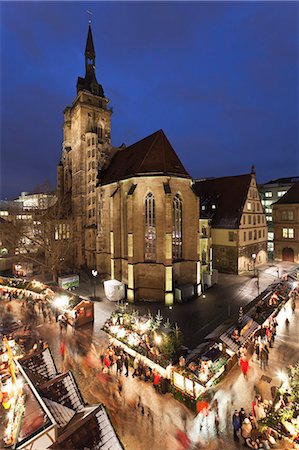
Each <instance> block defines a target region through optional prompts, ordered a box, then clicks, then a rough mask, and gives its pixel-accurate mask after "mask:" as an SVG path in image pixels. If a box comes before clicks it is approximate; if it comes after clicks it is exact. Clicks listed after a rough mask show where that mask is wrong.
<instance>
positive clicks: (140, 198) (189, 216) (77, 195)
mask: <svg viewBox="0 0 299 450" xmlns="http://www.w3.org/2000/svg"><path fill="white" fill-rule="evenodd" d="M85 67H86V75H85V78H78V82H77V96H76V98H75V100H74V102H73V104H72V106H71V107H67V108H66V109H65V111H64V136H63V148H62V158H61V162H60V164H59V166H58V194H59V197H60V198H63V197H64V196H66V195H67V196H69V198H70V203H71V205H70V206H71V218H72V222H73V226H72V232H73V233H72V236H73V246H74V266H75V267H76V268H80V267H86V268H88V269H89V270H91V269H97V270H98V273H99V274H100V275H101V276H102V277H103V278H106V279H107V278H111V279H117V280H119V281H122V282H123V283H124V284H125V285H126V287H127V298H128V300H129V301H135V300H142V299H149V300H160V301H163V302H165V303H166V304H172V303H173V301H174V292H175V287H177V286H180V285H182V284H183V285H186V284H187V285H192V286H193V285H194V287H195V290H196V285H197V284H198V283H200V279H199V280H198V277H197V262H198V200H197V198H196V195H195V194H194V192H193V191H192V189H191V183H192V181H191V177H190V176H189V175H188V173H187V172H186V171H185V169H184V167H183V166H182V163H181V162H180V161H179V159H178V157H177V155H176V153H175V152H174V150H173V149H172V147H171V145H170V143H169V141H168V140H167V138H166V136H165V135H164V133H163V132H162V130H160V131H159V132H157V133H154V134H153V135H151V136H149V137H147V138H145V139H144V140H142V141H140V143H141V144H140V145H139V143H137V147H136V144H135V147H134V145H133V146H131V147H129V148H128V149H127V148H126V147H125V146H124V147H121V148H118V149H116V148H113V147H112V146H111V142H110V131H111V124H110V119H111V110H110V109H109V108H108V103H109V100H108V99H107V98H106V97H105V96H104V91H103V88H102V86H101V85H100V84H99V83H98V82H97V81H96V77H95V51H94V47H93V40H92V34H91V28H90V27H89V31H88V38H87V43H86V50H85ZM143 141H144V142H143ZM138 145H139V147H138ZM146 146H148V148H147V147H146ZM132 152H133V153H132ZM142 152H144V153H142ZM141 153H142V155H143V156H142V157H141V156H140V155H141ZM118 154H119V155H120V159H121V158H122V157H124V158H123V160H124V161H123V162H122V161H121V162H120V163H119V164H118V165H117V164H115V159H116V162H117V161H118V160H119V158H118V156H119V155H118ZM127 155H128V156H127ZM114 156H116V158H114ZM136 162H137V163H136ZM124 165H126V167H125V170H124ZM115 166H116V169H115ZM132 167H133V168H132ZM115 170H116V172H115ZM115 173H116V174H117V175H115ZM107 174H108V175H107ZM109 174H110V175H111V176H110V175H109ZM109 176H110V178H109ZM105 177H106V178H105ZM107 179H108V182H107ZM149 194H150V196H151V208H152V211H150V212H147V213H146V205H145V199H146V197H147V196H148V195H149ZM176 196H177V197H176ZM175 198H176V200H175ZM174 201H176V202H179V204H180V211H179V217H177V219H176V221H177V226H178V227H179V229H178V230H177V231H175V230H174ZM146 214H148V217H147V220H148V219H149V218H150V220H151V221H153V220H154V221H155V223H154V226H153V224H150V225H149V224H146V223H145V221H146V218H145V215H146ZM153 214H154V219H153V217H152V216H153ZM177 214H178V213H177ZM190 237H192V238H191V239H190ZM173 240H175V241H176V244H175V245H176V247H175V249H176V251H178V252H179V258H178V257H176V255H173V252H172V249H173V245H174V244H173ZM146 242H147V244H146ZM146 245H147V246H149V247H151V246H153V245H154V252H153V250H152V256H151V258H149V256H148V254H147V250H146V248H145V246H146Z"/></svg>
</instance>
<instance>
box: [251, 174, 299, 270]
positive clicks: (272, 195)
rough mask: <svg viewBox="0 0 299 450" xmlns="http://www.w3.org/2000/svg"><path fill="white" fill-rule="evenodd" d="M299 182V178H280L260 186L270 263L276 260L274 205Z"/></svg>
mask: <svg viewBox="0 0 299 450" xmlns="http://www.w3.org/2000/svg"><path fill="white" fill-rule="evenodd" d="M297 181H299V177H289V178H278V179H277V180H271V181H268V183H265V184H262V185H260V186H259V192H260V195H261V200H262V205H263V207H264V210H265V213H266V219H267V224H268V257H269V260H270V261H273V259H274V228H273V204H274V203H276V202H277V201H278V200H279V199H280V198H281V197H283V196H284V195H285V194H286V193H287V192H288V190H289V189H290V188H291V187H292V186H293V185H294V183H296V182H297Z"/></svg>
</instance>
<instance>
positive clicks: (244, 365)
mask: <svg viewBox="0 0 299 450" xmlns="http://www.w3.org/2000/svg"><path fill="white" fill-rule="evenodd" d="M240 367H241V370H242V373H243V375H244V378H246V380H247V373H248V369H249V363H248V361H247V359H246V357H244V356H243V357H242V358H240Z"/></svg>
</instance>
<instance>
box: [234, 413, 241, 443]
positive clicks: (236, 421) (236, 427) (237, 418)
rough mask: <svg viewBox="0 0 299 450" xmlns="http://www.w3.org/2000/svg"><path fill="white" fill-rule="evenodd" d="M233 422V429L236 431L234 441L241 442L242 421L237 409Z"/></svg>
mask: <svg viewBox="0 0 299 450" xmlns="http://www.w3.org/2000/svg"><path fill="white" fill-rule="evenodd" d="M232 422H233V429H234V440H235V441H238V440H239V436H238V433H239V431H240V429H241V419H240V415H239V412H238V410H237V409H235V412H234V414H233V417H232Z"/></svg>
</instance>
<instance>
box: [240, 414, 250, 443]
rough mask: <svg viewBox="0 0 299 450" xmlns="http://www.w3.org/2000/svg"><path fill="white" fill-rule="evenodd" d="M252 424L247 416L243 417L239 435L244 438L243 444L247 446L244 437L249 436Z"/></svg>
mask: <svg viewBox="0 0 299 450" xmlns="http://www.w3.org/2000/svg"><path fill="white" fill-rule="evenodd" d="M251 431H252V425H251V423H250V420H249V419H248V417H245V419H244V422H243V423H242V426H241V436H242V438H243V439H244V445H245V447H247V443H246V439H248V438H250V437H251Z"/></svg>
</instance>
